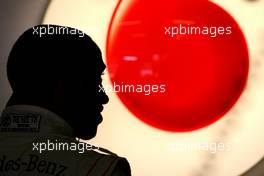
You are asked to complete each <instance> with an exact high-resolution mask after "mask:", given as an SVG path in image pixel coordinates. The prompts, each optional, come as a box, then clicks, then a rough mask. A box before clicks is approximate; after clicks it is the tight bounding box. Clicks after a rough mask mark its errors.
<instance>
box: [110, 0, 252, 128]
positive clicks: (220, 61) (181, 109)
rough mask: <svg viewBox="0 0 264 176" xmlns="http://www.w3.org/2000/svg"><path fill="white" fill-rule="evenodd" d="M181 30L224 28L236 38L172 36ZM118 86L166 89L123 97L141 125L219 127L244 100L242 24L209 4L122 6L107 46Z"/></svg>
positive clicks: (170, 2)
mask: <svg viewBox="0 0 264 176" xmlns="http://www.w3.org/2000/svg"><path fill="white" fill-rule="evenodd" d="M179 24H185V25H195V26H200V27H201V28H202V27H204V26H207V27H212V26H215V27H218V26H222V27H224V28H226V27H228V26H231V27H232V34H230V35H219V36H216V37H210V35H177V36H174V37H171V36H169V35H166V34H165V27H169V26H175V25H179ZM106 56H107V67H108V71H109V74H110V79H111V81H112V83H113V84H115V85H135V86H136V85H143V86H144V85H165V89H166V91H165V92H152V93H150V94H149V95H145V94H144V93H142V92H130V93H129V92H122V91H119V92H117V94H118V97H119V98H120V100H121V101H122V102H123V103H124V105H125V106H126V107H127V108H128V109H129V110H130V111H131V112H132V113H133V114H134V115H135V116H136V117H137V118H139V119H140V120H142V121H143V122H145V123H146V124H149V125H150V126H152V127H155V128H158V129H162V130H166V131H175V132H182V131H191V130H196V129H199V128H202V127H205V126H207V125H210V124H212V123H213V122H215V121H217V120H218V119H220V118H221V117H223V115H224V114H225V113H226V112H227V111H228V110H230V108H231V107H232V106H233V105H234V104H235V103H236V101H237V100H238V98H239V96H240V95H241V93H242V91H243V89H244V87H245V84H246V81H247V76H248V67H249V59H248V50H247V45H246V42H245V39H244V36H243V34H242V32H241V30H240V27H239V26H238V24H237V23H236V21H235V20H234V19H233V18H232V17H231V16H230V15H229V14H228V13H227V12H225V11H224V10H223V9H221V8H220V7H218V6H217V5H215V4H213V3H212V2H209V1H191V2H189V1H188V2H185V1H183V0H178V1H175V0H164V1H162V2H159V1H151V0H144V1H140V0H133V1H120V2H119V4H118V6H117V8H116V11H115V13H114V14H113V17H112V20H111V24H110V27H109V31H108V38H107V48H106Z"/></svg>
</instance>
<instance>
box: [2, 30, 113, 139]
mask: <svg viewBox="0 0 264 176" xmlns="http://www.w3.org/2000/svg"><path fill="white" fill-rule="evenodd" d="M40 27H41V28H43V29H45V28H47V27H49V28H50V27H52V28H54V29H56V30H57V31H56V30H54V31H56V32H57V33H54V31H53V33H52V34H49V33H48V32H46V33H45V34H42V36H41V37H40V36H39V35H36V34H35V33H36V29H37V28H40ZM58 27H61V26H55V25H50V26H48V25H40V26H35V27H34V30H33V29H32V28H31V29H29V30H27V31H26V32H24V33H23V34H22V35H21V36H20V37H19V39H18V40H17V42H16V43H15V45H14V47H13V48H12V50H11V52H10V55H9V59H8V64H7V74H8V79H9V82H10V85H11V87H12V90H13V94H12V97H11V98H10V100H9V102H8V104H7V106H11V105H16V104H28V105H35V106H40V107H43V108H46V109H48V110H51V111H52V112H54V113H56V114H58V115H59V116H61V117H62V118H63V119H64V120H65V121H66V122H68V123H69V125H71V127H72V128H73V129H74V137H79V138H82V139H90V138H93V137H94V136H95V135H96V131H97V126H98V124H100V123H101V122H102V115H101V112H102V110H103V104H106V103H107V102H108V97H107V95H106V94H105V93H104V92H103V91H100V87H102V78H101V75H102V73H103V71H104V70H105V64H104V63H103V60H102V55H101V51H100V49H99V48H98V46H97V45H96V44H95V43H94V41H93V40H92V39H91V38H90V37H89V36H87V35H84V36H80V35H79V33H80V31H78V30H77V29H73V28H69V27H64V28H63V30H61V31H59V29H60V28H58ZM47 29H48V28H47ZM47 29H46V31H47ZM74 30H75V32H76V33H75V34H72V33H68V32H69V31H71V32H72V31H74ZM58 32H60V33H58Z"/></svg>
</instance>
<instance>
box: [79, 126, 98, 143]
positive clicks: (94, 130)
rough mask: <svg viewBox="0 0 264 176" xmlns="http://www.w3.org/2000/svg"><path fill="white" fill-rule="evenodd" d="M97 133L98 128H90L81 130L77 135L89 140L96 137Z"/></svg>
mask: <svg viewBox="0 0 264 176" xmlns="http://www.w3.org/2000/svg"><path fill="white" fill-rule="evenodd" d="M87 128H88V127H87ZM96 133H97V128H92V129H91V128H90V129H86V131H84V132H79V133H78V134H76V137H77V138H80V139H83V140H89V139H92V138H94V137H95V136H96Z"/></svg>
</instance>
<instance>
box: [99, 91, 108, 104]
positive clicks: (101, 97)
mask: <svg viewBox="0 0 264 176" xmlns="http://www.w3.org/2000/svg"><path fill="white" fill-rule="evenodd" d="M100 99H101V103H102V104H107V103H108V102H109V98H108V96H107V95H106V93H105V92H101V95H100Z"/></svg>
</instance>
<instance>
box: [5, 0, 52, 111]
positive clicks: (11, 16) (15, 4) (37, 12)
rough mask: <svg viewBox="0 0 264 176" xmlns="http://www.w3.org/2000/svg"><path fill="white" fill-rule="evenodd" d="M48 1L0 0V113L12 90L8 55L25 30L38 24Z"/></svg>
mask: <svg viewBox="0 0 264 176" xmlns="http://www.w3.org/2000/svg"><path fill="white" fill-rule="evenodd" d="M48 4H49V0H23V1H22V0H0V22H1V25H0V111H2V110H3V108H4V106H5V104H6V102H7V100H8V97H9V96H10V95H11V93H12V90H11V88H10V86H9V83H8V80H7V76H6V62H7V57H8V54H9V52H10V50H11V48H12V46H13V44H14V42H15V41H16V40H17V38H18V37H19V35H21V34H22V33H23V32H24V31H25V30H26V29H27V28H29V27H31V26H34V25H36V24H40V23H41V22H42V19H43V16H44V14H45V11H46V9H47V7H48Z"/></svg>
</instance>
